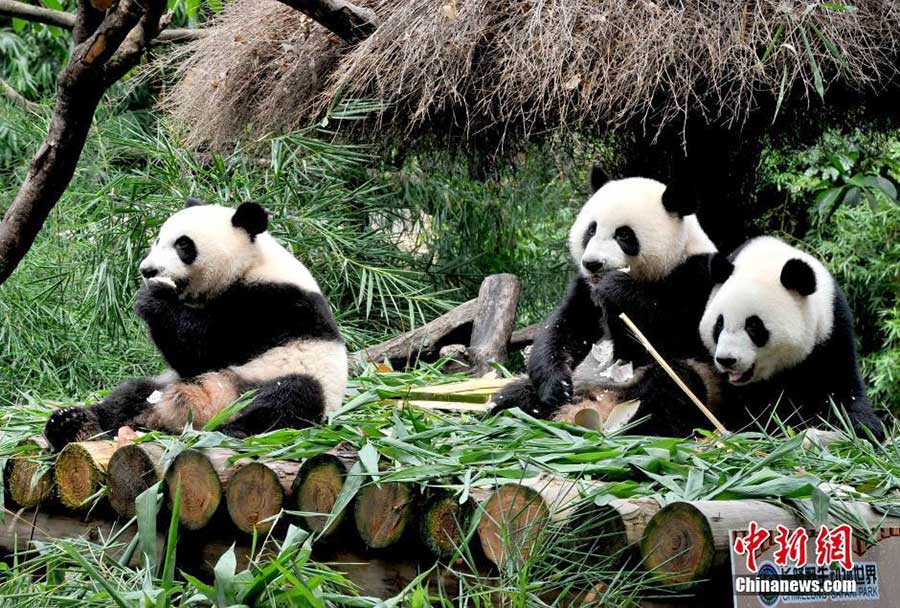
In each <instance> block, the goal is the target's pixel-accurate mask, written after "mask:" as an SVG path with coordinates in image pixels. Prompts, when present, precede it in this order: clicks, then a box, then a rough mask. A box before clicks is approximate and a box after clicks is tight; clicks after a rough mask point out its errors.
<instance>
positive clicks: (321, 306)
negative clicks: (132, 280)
mask: <svg viewBox="0 0 900 608" xmlns="http://www.w3.org/2000/svg"><path fill="white" fill-rule="evenodd" d="M267 228H268V214H267V213H266V211H265V210H264V209H263V208H262V207H261V206H260V205H258V204H257V203H253V202H248V203H243V204H242V205H240V206H239V207H238V208H237V209H230V208H226V207H222V206H219V205H203V204H200V203H198V202H197V201H193V200H189V201H188V204H187V206H186V208H185V209H182V210H181V211H179V212H177V213H175V214H174V215H172V216H171V217H170V218H169V219H168V220H167V221H166V222H165V223H164V224H163V226H162V229H161V230H160V233H159V237H158V238H157V239H156V241H155V242H154V243H153V245H152V247H151V249H150V253H149V254H148V255H147V257H146V258H145V259H144V260H143V261H142V262H141V264H140V272H141V274H142V275H143V277H144V281H145V284H144V286H143V287H142V288H141V289H140V291H139V292H138V294H137V298H136V303H135V311H136V312H137V314H138V316H139V317H140V318H141V319H143V321H144V322H145V323H146V324H147V327H148V329H149V331H150V336H151V338H152V339H153V342H154V343H155V344H156V347H157V348H158V349H159V351H160V353H161V354H162V356H163V358H164V359H165V360H166V362H167V363H168V364H169V366H170V367H171V369H172V371H171V372H168V373H166V374H163V375H161V376H158V377H155V378H139V379H134V380H130V381H128V382H126V383H124V384H122V385H121V386H119V387H118V388H116V389H115V390H113V391H112V392H111V393H110V394H109V396H108V397H106V399H104V400H103V401H101V402H100V403H98V404H96V405H93V406H91V407H84V408H81V407H70V408H65V409H61V410H58V411H56V412H55V413H54V414H53V415H52V416H50V419H49V420H48V421H47V426H46V429H45V434H46V436H47V439H48V441H49V442H50V444H51V445H52V446H53V447H54V448H56V449H60V448H62V447H63V446H64V445H65V444H67V443H68V442H70V441H77V440H82V439H86V438H88V437H91V436H94V435H97V434H100V433H103V432H106V431H116V430H117V429H119V428H120V427H122V426H139V427H145V428H150V429H159V430H166V431H170V432H180V431H181V430H182V429H183V428H184V425H185V424H186V423H187V422H188V421H189V420H193V424H194V425H195V426H197V427H199V426H202V425H203V424H205V423H206V422H208V421H209V420H210V419H211V418H212V417H213V416H214V415H215V414H216V413H218V412H220V411H222V409H223V408H225V407H226V406H228V405H229V404H231V403H232V402H234V401H235V399H237V398H238V397H239V396H240V395H241V394H242V393H244V392H246V391H248V390H250V389H256V392H255V393H254V395H253V397H252V401H251V402H250V403H249V404H248V405H247V406H245V408H244V409H243V410H242V411H241V412H240V413H239V414H238V415H237V416H236V417H235V418H234V419H233V420H230V421H229V422H227V423H226V424H224V425H223V426H221V427H219V430H220V431H222V432H223V433H226V434H229V435H233V436H237V437H243V436H246V435H250V434H256V433H261V432H264V431H267V430H270V429H273V428H278V427H295V428H297V427H305V426H309V425H311V424H315V423H317V422H320V421H321V420H322V418H323V416H324V415H325V414H326V413H328V412H331V411H333V410H335V409H337V408H338V407H339V406H340V404H341V401H342V398H343V394H344V388H345V386H346V383H347V351H346V347H345V346H344V342H343V340H342V339H341V336H340V334H339V333H338V328H337V324H336V323H335V320H334V316H333V315H332V312H331V309H330V308H329V306H328V303H327V302H326V301H325V298H324V297H322V293H321V291H320V290H319V286H318V285H317V284H316V281H315V279H314V278H313V277H312V275H311V274H310V272H309V271H308V270H307V269H306V267H305V266H304V265H303V264H302V263H301V262H300V261H299V260H297V259H296V258H295V257H294V256H293V255H291V253H290V252H289V251H288V250H287V249H285V248H284V247H283V246H281V245H280V244H278V243H277V242H276V241H275V239H274V238H272V236H271V235H269V233H268V232H267V231H266V230H267Z"/></svg>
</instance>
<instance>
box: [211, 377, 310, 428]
mask: <svg viewBox="0 0 900 608" xmlns="http://www.w3.org/2000/svg"><path fill="white" fill-rule="evenodd" d="M324 417H325V392H324V391H323V390H322V385H321V384H320V383H319V382H318V380H316V379H315V378H313V377H312V376H309V375H306V374H292V375H289V376H283V377H281V378H278V379H276V380H273V381H271V382H267V383H265V384H262V385H260V386H259V387H258V389H257V392H256V394H255V395H253V401H251V402H250V404H248V405H247V406H246V407H245V408H244V409H243V410H241V412H240V413H239V414H238V415H237V416H236V417H235V418H234V419H233V420H231V421H230V422H227V423H226V424H223V425H222V426H220V427H219V428H218V430H219V431H220V432H222V433H224V434H226V435H231V436H233V437H239V438H243V437H247V436H249V435H258V434H260V433H265V432H267V431H271V430H273V429H277V428H294V429H302V428H306V427H310V426H313V425H315V424H319V423H320V422H322V420H323V419H324Z"/></svg>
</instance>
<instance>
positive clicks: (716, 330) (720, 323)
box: [713, 315, 725, 343]
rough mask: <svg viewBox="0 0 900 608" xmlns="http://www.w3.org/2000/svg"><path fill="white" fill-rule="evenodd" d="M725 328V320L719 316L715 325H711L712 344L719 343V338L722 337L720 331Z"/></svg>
mask: <svg viewBox="0 0 900 608" xmlns="http://www.w3.org/2000/svg"><path fill="white" fill-rule="evenodd" d="M724 327H725V318H724V317H723V316H722V315H719V318H718V319H716V324H715V325H713V342H716V343H718V342H719V336H720V335H722V329H724Z"/></svg>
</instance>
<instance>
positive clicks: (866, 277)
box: [760, 127, 900, 413]
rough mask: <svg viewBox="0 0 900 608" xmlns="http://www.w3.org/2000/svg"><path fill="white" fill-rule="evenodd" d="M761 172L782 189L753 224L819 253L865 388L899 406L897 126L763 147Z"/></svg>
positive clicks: (899, 138) (893, 407) (886, 402)
mask: <svg viewBox="0 0 900 608" xmlns="http://www.w3.org/2000/svg"><path fill="white" fill-rule="evenodd" d="M760 175H761V181H762V183H763V184H765V183H769V184H772V185H774V186H776V187H777V188H779V189H780V190H782V191H783V192H785V193H786V195H787V196H786V202H785V205H784V207H783V208H781V209H778V210H775V211H774V212H772V213H770V214H768V215H767V216H764V217H763V218H761V220H760V223H761V226H760V227H762V228H773V227H775V228H780V229H781V230H783V231H785V232H788V233H791V234H794V235H796V236H800V237H804V240H805V242H806V244H807V246H809V247H811V248H812V249H813V250H814V251H816V252H817V253H818V254H819V255H820V256H821V257H822V259H823V260H824V261H825V263H826V265H828V267H829V268H830V269H831V271H832V272H833V273H834V275H835V277H836V278H837V281H838V283H840V285H841V286H842V287H843V288H844V290H845V291H846V293H847V298H848V300H849V302H850V306H851V308H852V309H853V314H854V316H855V320H856V329H857V333H858V334H859V338H860V347H861V348H860V352H861V354H862V365H863V371H864V375H865V377H866V380H867V382H868V387H869V393H870V396H871V397H872V399H873V401H874V402H875V403H876V405H879V406H883V407H885V408H888V409H890V410H891V411H893V412H895V413H897V412H900V301H898V299H897V294H898V293H900V206H898V205H897V204H896V203H897V201H896V184H897V182H898V181H900V131H897V130H891V129H879V128H873V127H867V128H859V129H856V130H854V131H852V132H849V133H841V132H839V131H837V130H831V131H828V132H826V133H825V134H824V135H823V136H822V137H821V138H820V139H819V141H818V142H816V143H815V145H813V146H810V147H806V148H800V149H795V148H789V147H788V148H782V149H778V148H770V149H768V150H767V151H766V153H765V154H764V155H763V161H762V165H761V174H760ZM854 189H857V190H856V193H855V194H854ZM892 195H893V196H892ZM862 202H867V203H868V205H863V204H861V203H862ZM803 226H809V228H808V229H807V230H806V234H805V235H803V234H802V230H801V228H802V227H803Z"/></svg>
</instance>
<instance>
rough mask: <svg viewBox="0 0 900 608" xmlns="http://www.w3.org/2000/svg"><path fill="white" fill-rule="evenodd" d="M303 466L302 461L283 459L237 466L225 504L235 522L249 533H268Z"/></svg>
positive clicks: (230, 481) (227, 489)
mask: <svg viewBox="0 0 900 608" xmlns="http://www.w3.org/2000/svg"><path fill="white" fill-rule="evenodd" d="M299 468H300V463H297V462H282V461H278V462H270V463H262V462H248V463H246V464H244V465H236V466H235V469H236V470H235V471H234V473H233V474H232V476H231V479H229V481H228V487H227V488H226V490H225V504H226V506H227V507H228V515H230V516H231V521H233V522H234V525H236V526H237V527H238V529H239V530H241V531H242V532H246V533H248V534H252V533H253V531H254V530H256V532H259V533H261V534H264V533H266V532H268V531H269V530H270V529H271V528H272V525H273V524H274V523H275V520H274V517H275V516H276V515H278V514H279V513H280V512H281V507H282V504H283V503H284V495H285V491H286V490H287V491H289V490H290V488H291V484H292V483H293V481H294V478H295V477H296V476H297V470H298V469H299Z"/></svg>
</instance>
